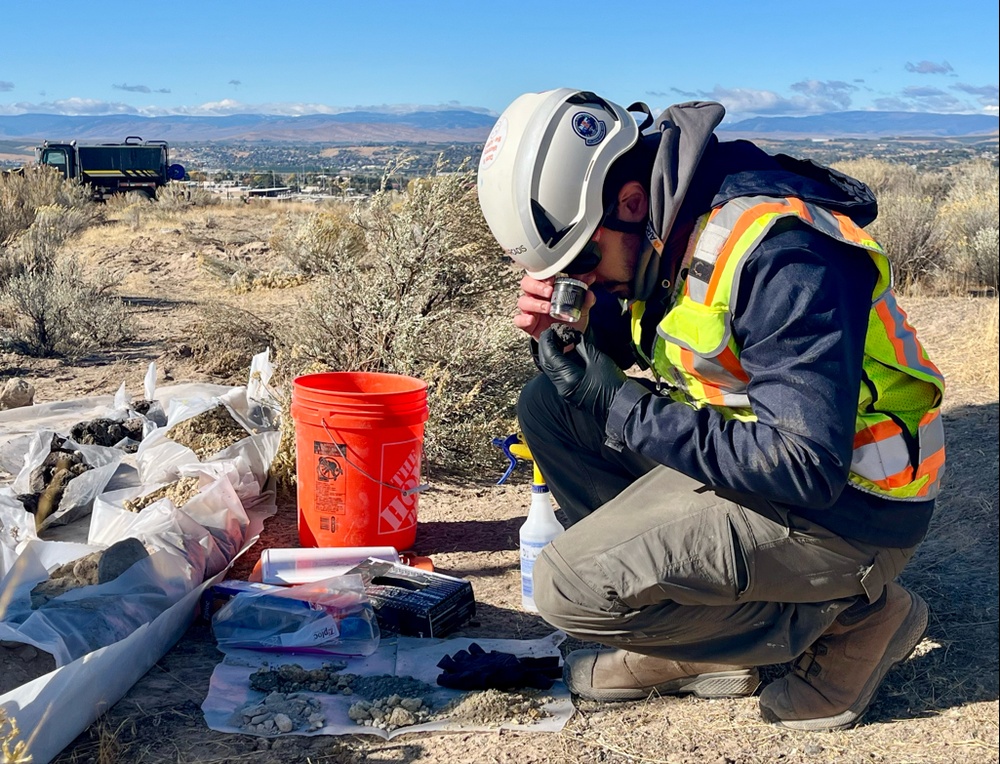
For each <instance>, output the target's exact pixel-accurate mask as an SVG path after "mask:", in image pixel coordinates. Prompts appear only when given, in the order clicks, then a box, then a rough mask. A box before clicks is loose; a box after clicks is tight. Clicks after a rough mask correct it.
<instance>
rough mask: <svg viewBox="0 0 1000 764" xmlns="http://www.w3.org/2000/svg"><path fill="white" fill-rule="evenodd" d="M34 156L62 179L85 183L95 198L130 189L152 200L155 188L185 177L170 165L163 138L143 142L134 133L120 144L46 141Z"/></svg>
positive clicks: (175, 166)
mask: <svg viewBox="0 0 1000 764" xmlns="http://www.w3.org/2000/svg"><path fill="white" fill-rule="evenodd" d="M35 158H36V160H37V162H38V164H40V165H44V166H47V167H54V168H55V169H57V170H59V171H60V172H61V173H62V175H63V177H64V178H79V179H80V181H81V182H83V183H88V184H89V185H90V187H91V188H92V189H93V190H94V198H95V199H104V198H106V197H108V196H111V195H112V194H123V193H129V192H134V193H137V194H142V195H144V196H146V197H148V198H150V199H154V198H155V197H156V189H157V188H159V187H160V186H163V185H165V184H166V183H168V182H169V181H171V180H183V179H184V168H183V167H182V166H181V165H179V164H170V159H169V151H168V147H167V142H166V141H144V140H142V138H140V137H138V136H135V135H130V136H128V137H127V138H126V139H125V140H124V142H122V143H96V144H80V143H77V141H69V142H68V143H63V142H59V141H45V142H43V143H42V145H41V146H38V147H37V148H36V149H35Z"/></svg>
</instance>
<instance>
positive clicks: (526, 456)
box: [491, 432, 545, 485]
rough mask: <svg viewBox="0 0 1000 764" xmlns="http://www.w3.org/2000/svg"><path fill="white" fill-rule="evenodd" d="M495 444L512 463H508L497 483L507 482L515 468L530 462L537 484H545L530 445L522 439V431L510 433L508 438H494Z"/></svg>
mask: <svg viewBox="0 0 1000 764" xmlns="http://www.w3.org/2000/svg"><path fill="white" fill-rule="evenodd" d="M491 442H492V443H493V445H494V446H496V447H497V448H499V449H500V450H501V451H503V455H504V456H506V457H507V459H508V460H509V462H510V464H508V465H507V471H506V472H504V473H503V477H501V478H500V479H499V480H498V481H497V485H503V484H504V483H506V482H507V480H508V478H510V476H511V475H513V474H514V470H516V469H517V467H518V465H520V464H528V463H530V464H531V465H532V468H533V473H534V483H535V485H545V482H544V480H543V479H542V473H541V472H540V471H539V469H538V465H537V464H536V463H535V460H534V458H533V457H532V456H531V449H529V448H528V445H527V444H526V443H525V442H524V441H523V440H522V439H521V434H520V433H517V432H515V433H513V434H512V435H508V436H507V437H506V438H493V440H492V441H491Z"/></svg>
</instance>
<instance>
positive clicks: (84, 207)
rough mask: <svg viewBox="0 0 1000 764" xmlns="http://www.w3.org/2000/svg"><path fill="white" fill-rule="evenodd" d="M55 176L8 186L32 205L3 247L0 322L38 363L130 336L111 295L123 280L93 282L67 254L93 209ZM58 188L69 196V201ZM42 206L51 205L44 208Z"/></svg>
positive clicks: (30, 176)
mask: <svg viewBox="0 0 1000 764" xmlns="http://www.w3.org/2000/svg"><path fill="white" fill-rule="evenodd" d="M52 175H53V173H51V172H34V173H33V172H28V173H26V174H25V175H24V176H23V177H20V178H18V183H17V184H15V185H13V186H8V185H7V181H6V180H5V182H4V185H5V187H6V188H7V189H8V190H10V189H11V188H13V189H14V191H15V192H16V193H15V196H17V197H18V198H20V199H21V200H22V201H24V200H29V199H30V200H31V203H33V204H34V205H35V206H34V208H33V209H32V210H31V216H30V217H31V220H30V222H28V223H27V227H25V228H22V229H20V230H17V231H12V232H11V233H10V235H9V236H8V238H7V239H6V242H5V243H4V244H2V245H0V323H2V326H3V327H4V328H6V329H7V337H6V339H7V342H8V344H9V345H10V347H11V348H12V349H14V350H15V351H17V352H20V353H24V354H26V355H33V356H51V355H79V354H82V353H86V352H88V351H90V350H92V349H94V348H98V347H110V346H114V345H118V344H120V343H121V342H123V341H125V340H127V339H129V338H130V336H131V322H130V320H129V316H128V311H127V309H126V307H125V305H124V304H123V303H122V302H121V301H120V300H118V299H117V298H115V297H114V296H113V294H112V289H113V287H114V286H115V284H116V283H117V281H118V278H117V277H115V276H113V275H111V274H109V273H107V272H105V271H101V272H98V273H97V274H96V275H89V274H87V273H85V272H84V269H83V267H82V265H81V264H80V262H79V261H78V260H77V259H76V258H75V257H73V256H72V255H69V254H66V253H64V252H63V251H62V248H63V245H64V244H65V242H66V241H67V240H68V239H69V238H70V237H72V236H73V235H75V234H76V233H78V232H79V231H80V230H82V229H83V228H84V227H86V226H87V225H88V224H89V223H91V222H92V221H93V220H94V219H95V217H96V214H95V213H94V212H93V211H92V209H91V208H92V202H89V201H88V202H86V203H83V202H81V201H80V198H79V197H78V196H75V194H76V189H77V188H78V187H76V186H67V185H66V184H65V183H61V184H54V183H53V181H52ZM60 188H63V189H65V188H69V189H71V190H70V192H69V193H68V194H64V193H62V192H61V191H59V189H60ZM49 192H53V193H49ZM43 199H46V200H48V201H49V203H46V204H41V201H42V200H43ZM53 199H54V200H55V201H52V200H53ZM8 219H11V218H8ZM27 220H28V218H27V216H24V217H22V218H21V219H20V222H19V223H18V224H19V225H21V224H23V223H24V222H26V221H27Z"/></svg>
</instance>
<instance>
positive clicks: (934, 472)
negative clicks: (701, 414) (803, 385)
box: [632, 196, 944, 501]
mask: <svg viewBox="0 0 1000 764" xmlns="http://www.w3.org/2000/svg"><path fill="white" fill-rule="evenodd" d="M789 216H795V217H797V218H798V219H799V220H801V221H802V222H804V223H807V224H808V225H810V226H812V227H813V228H814V229H815V230H817V231H820V232H821V233H824V234H826V235H828V236H831V237H833V238H834V239H837V240H838V241H842V242H845V243H847V244H851V245H854V246H857V247H861V248H862V249H864V250H865V251H867V252H868V254H869V255H870V256H871V258H872V261H873V262H874V263H875V265H876V267H877V268H878V274H879V275H878V282H877V283H876V285H875V290H874V292H873V294H872V307H871V311H870V313H869V316H868V332H867V336H866V338H865V352H864V360H863V362H862V372H863V373H862V382H861V389H860V391H859V394H858V413H857V418H856V423H855V434H854V454H853V458H852V460H851V470H850V481H851V483H852V484H853V485H854V486H855V487H856V488H859V489H860V490H862V491H867V492H870V493H874V494H877V495H879V496H882V497H886V498H893V499H900V500H911V501H926V500H928V499H932V498H934V497H935V496H936V495H937V493H938V491H939V489H940V485H941V477H942V476H943V474H944V428H943V427H942V424H941V414H940V405H941V399H942V396H943V394H944V377H943V376H942V374H941V372H940V371H938V369H937V367H936V366H935V365H934V364H933V363H931V361H930V359H929V358H928V357H927V353H926V352H925V351H924V349H923V347H922V346H921V344H920V343H919V342H918V340H917V337H916V334H915V333H914V331H913V328H912V327H911V326H910V324H909V323H908V322H907V319H906V314H905V313H904V312H903V311H902V309H901V308H900V307H899V306H898V305H897V304H896V298H895V295H894V294H893V292H892V271H891V267H890V264H889V260H888V258H887V257H886V255H885V252H884V251H883V250H882V248H881V247H880V246H879V245H878V243H876V242H875V241H874V240H873V239H872V238H871V237H870V236H869V235H868V234H867V233H866V232H865V231H864V229H862V228H861V227H860V226H858V225H857V224H855V223H854V222H853V221H852V220H851V219H850V218H849V217H847V216H846V215H843V214H841V213H838V212H831V211H829V210H827V209H824V208H822V207H819V206H817V205H814V204H810V203H808V202H804V201H802V200H801V199H797V198H793V197H789V198H775V197H767V196H753V197H742V198H738V199H734V200H732V201H729V202H726V203H725V204H723V205H721V206H719V207H716V208H715V209H713V210H712V211H711V212H709V213H707V214H706V215H704V216H702V218H701V219H699V221H698V224H697V226H696V228H695V233H694V234H693V235H692V238H691V241H690V244H689V246H688V249H687V252H686V253H685V256H684V262H683V263H682V266H681V273H682V274H683V273H684V270H685V269H686V271H687V275H686V277H684V278H683V280H682V283H681V284H680V285H679V286H678V293H677V295H676V299H675V302H674V306H673V307H672V308H671V309H670V310H669V311H668V312H667V313H666V315H665V316H664V317H663V319H662V320H661V321H660V322H659V324H658V325H657V326H656V335H657V336H656V338H655V339H654V342H653V346H652V354H651V357H649V358H646V356H645V355H643V357H644V358H646V360H647V362H648V363H649V365H650V366H651V367H652V368H653V370H654V372H655V373H656V374H657V375H658V376H659V377H660V378H661V379H663V380H664V381H666V382H667V383H668V385H670V386H671V388H672V390H671V392H670V395H671V397H673V398H674V399H675V400H678V401H683V402H685V403H687V404H689V405H692V406H694V407H696V408H700V407H702V406H712V407H713V408H716V409H718V410H720V411H721V412H722V414H723V415H724V416H726V417H727V418H735V419H741V420H748V421H752V420H755V419H756V417H755V415H754V413H753V410H752V408H751V405H750V399H749V397H748V396H747V383H748V382H749V381H750V378H749V377H748V375H747V374H746V372H745V371H744V370H743V367H742V366H741V365H740V348H739V346H738V345H737V343H736V341H735V339H734V337H733V334H732V320H733V313H732V311H733V307H734V303H735V300H736V293H737V289H738V287H739V283H740V276H741V274H742V272H743V267H744V264H745V263H746V261H747V258H748V256H749V255H750V253H751V252H753V250H754V248H755V247H756V246H757V244H758V243H760V242H761V241H762V240H763V238H764V237H765V236H766V235H767V233H768V231H769V230H770V229H771V226H773V225H774V224H775V223H776V222H778V221H779V220H781V219H782V218H787V217H789ZM656 244H657V245H660V243H659V242H656ZM644 310H645V304H644V303H642V302H637V303H634V304H633V305H632V339H633V343H634V344H635V346H636V348H637V349H640V352H641V348H642V344H643V343H642V342H641V340H642V326H641V323H642V316H643V313H644ZM646 344H647V352H648V343H646Z"/></svg>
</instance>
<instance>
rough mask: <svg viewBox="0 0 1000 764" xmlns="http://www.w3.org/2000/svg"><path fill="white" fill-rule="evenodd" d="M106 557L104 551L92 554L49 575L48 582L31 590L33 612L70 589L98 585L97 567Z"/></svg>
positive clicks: (61, 566)
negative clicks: (103, 557) (102, 558)
mask: <svg viewBox="0 0 1000 764" xmlns="http://www.w3.org/2000/svg"><path fill="white" fill-rule="evenodd" d="M102 556H104V550H103V549H102V550H101V551H99V552H91V553H90V554H88V555H84V556H83V557H81V558H79V559H77V560H71V561H70V562H67V563H65V564H63V565H60V566H59V567H58V568H56V569H55V570H53V571H52V572H51V573H49V578H48V580H47V581H42V582H41V583H39V584H36V585H35V588H34V589H32V590H31V608H32V610H34V609H36V608H40V607H42V605H44V604H45V603H47V602H48V601H49V600H51V599H54V598H56V597H58V596H59V595H60V594H65V593H66V592H68V591H69V590H70V589H78V588H79V587H81V586H93V585H94V584H96V583H97V565H98V563H99V562H100V561H101V557H102Z"/></svg>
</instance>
